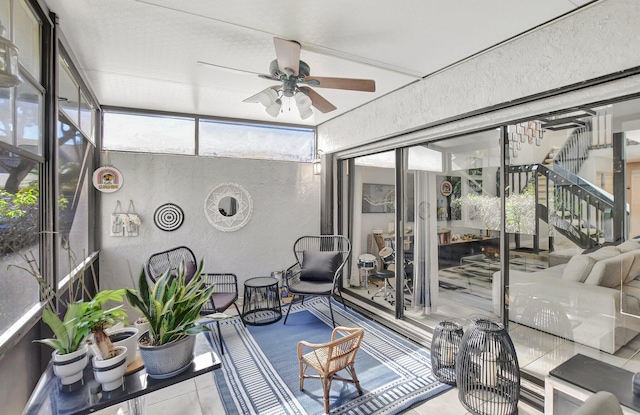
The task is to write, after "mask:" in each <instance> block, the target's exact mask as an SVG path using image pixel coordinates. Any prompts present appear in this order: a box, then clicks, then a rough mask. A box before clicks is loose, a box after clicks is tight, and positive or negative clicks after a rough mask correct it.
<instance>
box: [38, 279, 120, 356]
mask: <svg viewBox="0 0 640 415" xmlns="http://www.w3.org/2000/svg"><path fill="white" fill-rule="evenodd" d="M124 294H125V290H124V289H121V290H104V291H100V292H99V293H97V294H96V295H95V297H94V298H93V299H92V300H90V301H84V300H79V301H74V302H72V303H69V304H67V311H66V313H65V315H64V317H63V319H60V317H58V316H57V315H56V313H55V312H54V311H53V310H52V309H51V308H50V306H46V307H45V308H44V311H43V315H42V321H44V323H45V324H47V325H48V326H49V327H50V328H51V330H52V331H53V334H54V335H55V337H54V338H49V339H38V340H34V341H35V342H37V343H43V344H46V345H47V346H50V347H52V348H54V349H55V350H57V351H58V353H60V354H67V353H72V352H74V351H76V350H78V348H79V347H80V346H81V345H82V344H83V343H84V341H85V340H86V339H87V337H88V336H89V334H90V333H92V334H93V336H94V341H95V344H96V347H97V348H98V350H99V351H100V355H101V356H102V358H103V359H107V358H109V357H113V356H114V347H113V344H112V343H111V340H110V339H109V336H108V335H107V334H106V333H105V329H106V328H108V327H109V326H111V325H114V324H117V323H119V322H124V321H125V320H126V318H127V313H126V312H125V311H124V310H123V309H122V307H123V304H120V305H118V306H116V307H113V308H108V309H105V308H104V306H105V304H106V303H107V302H109V301H118V302H122V297H123V296H124ZM58 298H59V297H58Z"/></svg>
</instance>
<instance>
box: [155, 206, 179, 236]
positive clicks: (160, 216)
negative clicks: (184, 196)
mask: <svg viewBox="0 0 640 415" xmlns="http://www.w3.org/2000/svg"><path fill="white" fill-rule="evenodd" d="M182 222H184V212H183V211H182V209H180V206H178V205H174V204H173V203H165V204H164V205H161V206H159V207H158V208H157V209H156V211H155V212H154V213H153V223H155V224H156V226H157V227H158V228H159V229H161V230H163V231H167V232H171V231H175V230H176V229H178V228H179V227H180V226H182Z"/></svg>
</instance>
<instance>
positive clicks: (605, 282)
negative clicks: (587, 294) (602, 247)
mask: <svg viewBox="0 0 640 415" xmlns="http://www.w3.org/2000/svg"><path fill="white" fill-rule="evenodd" d="M632 265H633V256H632V255H629V254H623V255H618V256H617V257H615V258H607V259H603V260H601V261H598V262H597V263H596V264H595V265H594V266H593V269H592V270H591V272H590V273H589V276H588V277H587V279H586V280H585V281H584V283H585V284H587V285H598V286H600V287H608V288H615V287H619V286H620V283H621V282H623V281H624V280H626V278H627V276H628V275H629V270H630V269H631V266H632Z"/></svg>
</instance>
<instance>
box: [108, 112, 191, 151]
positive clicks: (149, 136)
mask: <svg viewBox="0 0 640 415" xmlns="http://www.w3.org/2000/svg"><path fill="white" fill-rule="evenodd" d="M103 131H104V134H103V139H102V147H103V148H104V149H108V150H121V151H143V152H149V153H171V154H195V120H194V119H193V118H178V117H167V116H159V115H140V114H123V113H115V112H105V114H104V126H103Z"/></svg>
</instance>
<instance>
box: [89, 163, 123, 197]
mask: <svg viewBox="0 0 640 415" xmlns="http://www.w3.org/2000/svg"><path fill="white" fill-rule="evenodd" d="M93 187H95V188H96V189H98V190H100V191H101V192H103V193H113V192H115V191H116V190H118V189H120V188H121V187H122V173H120V171H119V170H118V169H116V168H115V167H111V166H102V167H99V168H97V169H96V171H94V172H93Z"/></svg>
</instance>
